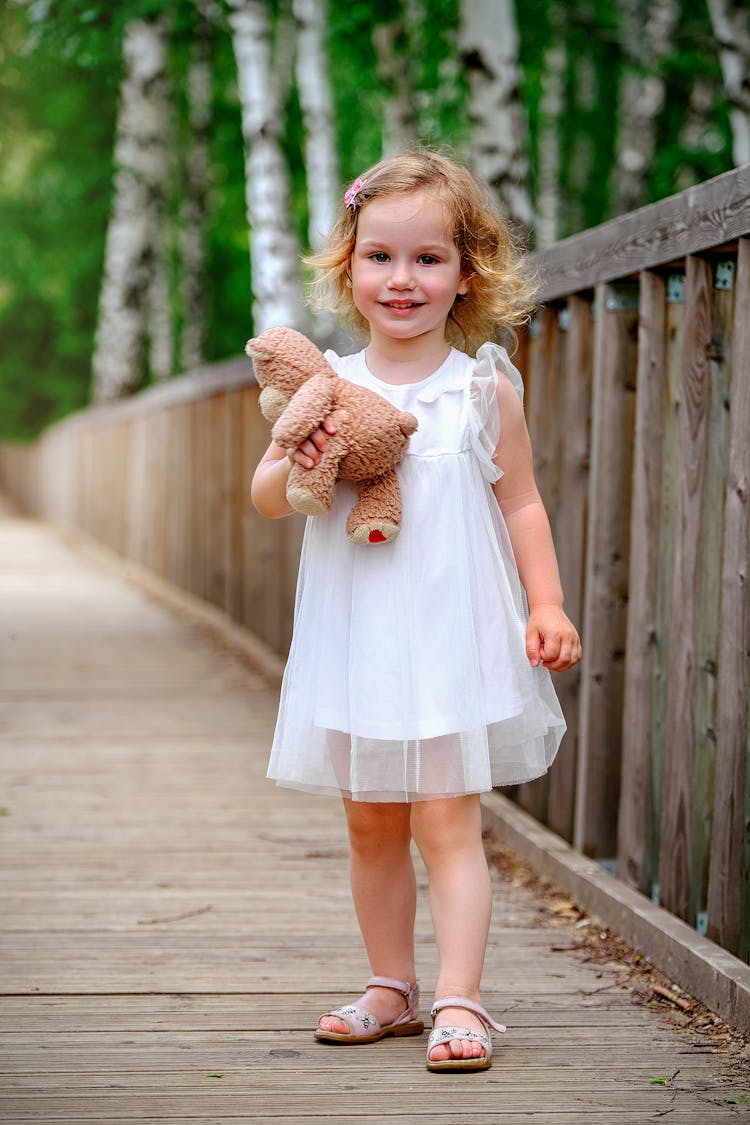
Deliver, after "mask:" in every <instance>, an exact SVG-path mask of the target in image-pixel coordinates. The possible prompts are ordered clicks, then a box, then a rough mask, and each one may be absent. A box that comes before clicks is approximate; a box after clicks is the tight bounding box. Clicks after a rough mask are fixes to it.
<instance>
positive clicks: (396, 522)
mask: <svg viewBox="0 0 750 1125" xmlns="http://www.w3.org/2000/svg"><path fill="white" fill-rule="evenodd" d="M245 351H246V353H247V354H248V355H249V356H250V358H251V359H252V361H253V369H254V371H255V377H256V379H257V380H258V383H259V385H260V386H261V387H262V391H261V395H260V409H261V412H262V414H263V415H264V417H265V418H266V419H267V420H268V421H269V422H271V423H272V426H273V428H272V431H271V434H272V437H273V440H274V441H275V442H277V444H278V445H281V446H283V447H284V448H285V449H293V448H295V447H296V446H298V445H300V444H301V443H302V442H303V441H304V440H305V438H307V437H309V436H310V434H311V433H312V432H313V431H314V430H316V429H317V428H318V426H319V425H320V424H321V422H322V421H323V419H324V418H325V417H326V415H330V417H331V420H332V421H333V422H334V424H335V426H336V433H335V434H332V435H331V436H330V437H329V438H328V444H327V446H326V448H325V450H324V451H323V453H322V454H321V459H320V462H319V464H318V465H316V466H315V467H314V468H312V469H305V468H303V467H302V466H301V465H298V464H296V463H295V464H294V465H293V466H292V469H291V472H290V473H289V480H288V482H287V489H286V496H287V500H288V501H289V503H290V505H291V506H292V508H294V509H295V510H296V511H298V512H304V513H305V515H309V516H317V515H321V514H322V513H323V512H327V511H329V510H330V507H331V504H332V502H333V490H334V485H335V484H336V481H337V480H338V479H344V480H350V481H353V482H354V485H355V486H356V489H357V493H358V500H357V503H356V504H355V506H354V508H353V509H352V510H351V512H350V513H349V517H348V519H347V522H346V531H347V534H348V536H349V538H350V539H351V540H352V542H354V543H358V544H364V543H385V542H388V541H389V540H391V539H394V538H395V537H396V536H397V535H398V532H399V528H400V526H401V516H402V508H401V491H400V488H399V484H398V478H397V476H396V473H395V465H396V464H397V463H398V462H399V461H400V460H401V458H402V457H403V455H404V453H405V452H406V447H407V444H408V442H409V436H410V435H411V434H413V433H414V431H415V430H416V428H417V419H416V418H415V417H414V415H413V414H409V413H408V412H406V411H403V410H397V409H396V407H395V406H392V405H391V403H390V402H388V401H387V399H385V398H383V397H382V396H381V395H378V394H376V393H375V392H374V391H371V390H369V389H368V388H367V387H361V386H359V385H358V384H356V383H351V382H349V380H347V379H342V378H341V377H340V376H339V375H337V374H336V372H335V371H334V370H333V368H332V367H331V365H330V364H329V362H328V360H327V359H326V358H325V356H324V355H323V354H322V352H320V351H319V350H318V348H317V347H316V346H315V345H314V344H313V343H312V342H311V341H310V340H308V339H307V337H306V336H303V335H302V333H300V332H297V331H295V330H294V329H293V328H281V327H280V328H268V329H266V331H265V332H262V333H261V334H260V336H257V337H255V338H254V339H252V340H248V342H247V345H246V347H245Z"/></svg>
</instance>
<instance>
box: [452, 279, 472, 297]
mask: <svg viewBox="0 0 750 1125" xmlns="http://www.w3.org/2000/svg"><path fill="white" fill-rule="evenodd" d="M473 276H474V274H472V273H469V274H466V275H464V276H462V278H461V280H460V281H459V283H458V289H457V290H456V296H458V297H465V296H466V294H467V293H468V292H469V290H470V289H471V279H472V277H473Z"/></svg>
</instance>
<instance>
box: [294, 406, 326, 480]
mask: <svg viewBox="0 0 750 1125" xmlns="http://www.w3.org/2000/svg"><path fill="white" fill-rule="evenodd" d="M335 433H336V426H335V424H334V422H333V420H332V419H331V416H330V415H327V416H326V417H325V418H324V419H323V421H322V422H321V424H320V425H319V426H318V428H317V430H313V432H312V433H311V434H310V436H309V437H308V438H305V440H304V441H303V442H302V444H301V445H298V446H297V447H296V448H293V449H288V450H287V457H288V458H289V460H290V461H291V462H292V464H296V465H301V466H302V468H303V469H314V468H315V466H316V465H319V464H320V459H321V456H322V454H323V453H324V452H325V449H326V447H327V446H328V439H329V437H332V436H333V434H335Z"/></svg>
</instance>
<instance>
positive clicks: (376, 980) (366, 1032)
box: [314, 977, 424, 1043]
mask: <svg viewBox="0 0 750 1125" xmlns="http://www.w3.org/2000/svg"><path fill="white" fill-rule="evenodd" d="M367 987H368V988H392V989H394V991H396V992H400V993H401V995H402V996H403V997H404V998H405V1000H406V1011H405V1012H403V1013H402V1014H401V1015H400V1016H399V1017H398V1019H396V1020H394V1021H393V1023H387V1024H381V1023H380V1020H379V1019H378V1018H377V1017H376V1016H374V1015H373V1014H372V1012H368V1010H367V1008H363V1007H362V1005H361V1004H349V1005H348V1006H347V1007H345V1008H337V1009H336V1010H335V1011H334V1012H324V1013H323V1015H322V1016H321V1017H320V1018H321V1019H325V1017H326V1016H335V1017H336V1019H340V1020H343V1021H344V1023H346V1024H348V1026H349V1031H348V1033H347V1032H340V1031H326V1030H325V1028H322V1027H318V1028H317V1030H316V1031H315V1033H314V1034H315V1038H316V1039H317V1040H319V1041H320V1042H321V1043H377V1041H378V1040H379V1039H384V1038H385V1036H386V1035H395V1036H399V1035H421V1034H422V1032H423V1031H424V1024H423V1023H422V1021H421V1020H420V1019H419V1018H418V1016H419V985H418V984H415V985H414V987H413V988H412V986H411V985H410V984H408V983H406V982H405V981H401V980H392V978H391V977H371V978H370V980H368V982H367Z"/></svg>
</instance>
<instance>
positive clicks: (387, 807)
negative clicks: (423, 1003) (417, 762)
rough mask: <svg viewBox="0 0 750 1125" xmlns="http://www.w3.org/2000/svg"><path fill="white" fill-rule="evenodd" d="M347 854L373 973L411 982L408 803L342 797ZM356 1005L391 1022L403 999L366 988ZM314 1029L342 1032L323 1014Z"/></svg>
mask: <svg viewBox="0 0 750 1125" xmlns="http://www.w3.org/2000/svg"><path fill="white" fill-rule="evenodd" d="M344 807H345V809H346V819H347V826H348V829H349V844H350V852H351V859H350V862H351V884H352V898H353V900H354V907H355V910H356V912H357V920H358V922H359V928H360V930H361V932H362V938H363V940H364V943H365V949H366V951H367V956H368V958H369V960H370V967H371V969H372V972H373V975H374V976H382V977H393V978H395V979H396V980H402V981H407V982H408V983H409V984H414V983H415V982H416V976H415V970H414V916H415V912H416V899H417V889H416V879H415V876H414V865H413V863H412V859H411V853H410V845H411V827H410V812H411V807H410V806H409V805H408V804H391V803H387V802H383V803H376V802H365V801H350V800H348V799H346V798H345V799H344ZM362 1003H363V1004H364V1006H365V1007H366V1008H369V1010H370V1011H371V1012H372V1013H373V1015H374V1016H376V1017H377V1018H378V1019H379V1020H380V1022H381V1023H392V1022H393V1020H394V1019H396V1018H397V1017H398V1016H400V1015H401V1014H402V1012H404V1011H405V1010H406V1001H405V999H404V998H403V997H402V996H399V994H398V993H397V992H394V991H393V989H390V988H371V989H368V990H367V992H366V993H365V995H364V997H363V999H362ZM320 1027H321V1028H324V1029H325V1030H326V1031H337V1032H341V1033H342V1034H346V1032H347V1031H348V1030H349V1029H348V1027H347V1025H346V1024H345V1023H344V1022H343V1021H342V1020H340V1019H337V1018H336V1017H335V1016H323V1017H322V1019H321V1020H320Z"/></svg>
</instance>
